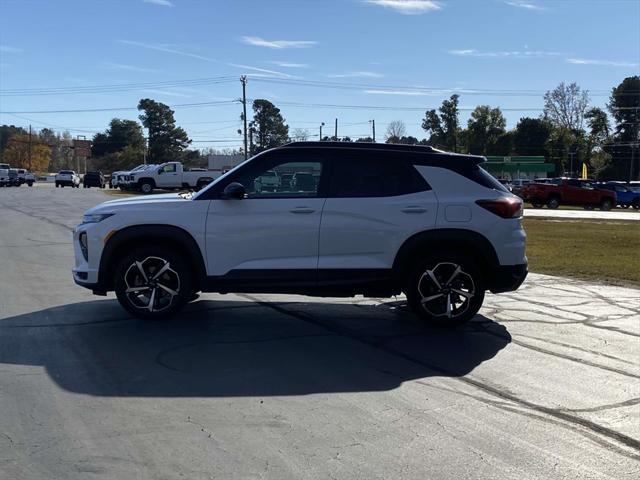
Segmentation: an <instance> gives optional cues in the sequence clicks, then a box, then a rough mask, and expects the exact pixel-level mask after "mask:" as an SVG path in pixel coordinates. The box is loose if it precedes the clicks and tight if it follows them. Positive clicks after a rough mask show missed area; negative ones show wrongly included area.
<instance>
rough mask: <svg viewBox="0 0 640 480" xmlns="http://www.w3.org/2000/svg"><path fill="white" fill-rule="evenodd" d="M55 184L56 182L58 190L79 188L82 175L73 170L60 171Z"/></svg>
mask: <svg viewBox="0 0 640 480" xmlns="http://www.w3.org/2000/svg"><path fill="white" fill-rule="evenodd" d="M55 182H56V188H58V187H62V188H64V187H71V188H79V187H80V175H78V174H77V173H76V172H74V171H73V170H60V171H59V172H58V173H57V174H56V178H55Z"/></svg>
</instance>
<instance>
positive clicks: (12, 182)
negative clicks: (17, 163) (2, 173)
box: [7, 168, 20, 187]
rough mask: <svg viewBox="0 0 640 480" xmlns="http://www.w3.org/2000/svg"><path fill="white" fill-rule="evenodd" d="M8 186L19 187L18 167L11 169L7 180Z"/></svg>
mask: <svg viewBox="0 0 640 480" xmlns="http://www.w3.org/2000/svg"><path fill="white" fill-rule="evenodd" d="M7 186H9V187H19V186H20V176H19V175H18V169H17V168H10V169H9V179H8V182H7Z"/></svg>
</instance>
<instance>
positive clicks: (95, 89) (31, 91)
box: [0, 75, 236, 97]
mask: <svg viewBox="0 0 640 480" xmlns="http://www.w3.org/2000/svg"><path fill="white" fill-rule="evenodd" d="M235 80H236V77H234V76H230V75H227V76H218V77H208V78H197V79H189V80H168V81H164V82H147V83H116V84H110V85H87V86H84V87H82V86H75V87H42V88H19V89H5V90H0V96H3V97H18V96H34V95H75V94H81V93H115V92H125V91H131V90H144V89H151V88H171V87H185V86H201V85H214V84H222V83H230V82H233V81H235Z"/></svg>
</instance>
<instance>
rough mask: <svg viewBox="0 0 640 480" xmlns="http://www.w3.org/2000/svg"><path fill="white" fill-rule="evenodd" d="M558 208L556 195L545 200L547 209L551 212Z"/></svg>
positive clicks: (558, 200)
mask: <svg viewBox="0 0 640 480" xmlns="http://www.w3.org/2000/svg"><path fill="white" fill-rule="evenodd" d="M559 206H560V199H559V198H558V197H557V196H556V195H552V196H551V197H549V199H548V200H547V208H550V209H551V210H555V209H556V208H558V207H559Z"/></svg>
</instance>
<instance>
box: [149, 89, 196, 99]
mask: <svg viewBox="0 0 640 480" xmlns="http://www.w3.org/2000/svg"><path fill="white" fill-rule="evenodd" d="M143 92H146V93H150V94H152V95H164V96H165V97H180V98H191V97H192V96H191V95H187V94H185V93H179V92H173V91H171V90H159V89H156V88H147V89H145V90H143Z"/></svg>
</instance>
